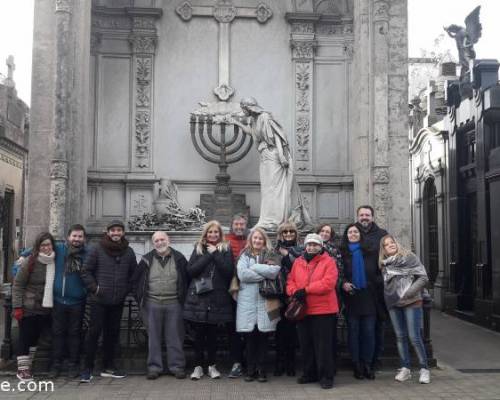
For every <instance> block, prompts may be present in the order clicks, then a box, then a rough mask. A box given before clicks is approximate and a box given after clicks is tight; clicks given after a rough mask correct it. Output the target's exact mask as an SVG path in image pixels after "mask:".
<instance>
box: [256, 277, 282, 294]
mask: <svg viewBox="0 0 500 400" xmlns="http://www.w3.org/2000/svg"><path fill="white" fill-rule="evenodd" d="M259 293H260V295H261V296H262V297H264V298H265V299H277V298H280V297H281V296H283V295H284V294H285V285H284V282H283V276H282V274H281V271H280V272H279V273H278V276H277V277H276V278H275V279H264V280H263V281H260V282H259Z"/></svg>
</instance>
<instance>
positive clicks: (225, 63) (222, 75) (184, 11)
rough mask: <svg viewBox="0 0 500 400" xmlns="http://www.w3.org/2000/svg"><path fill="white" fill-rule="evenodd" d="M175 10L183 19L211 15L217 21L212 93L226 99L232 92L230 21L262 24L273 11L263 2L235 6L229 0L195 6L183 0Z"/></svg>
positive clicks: (223, 99)
mask: <svg viewBox="0 0 500 400" xmlns="http://www.w3.org/2000/svg"><path fill="white" fill-rule="evenodd" d="M176 11H177V14H179V16H180V17H181V18H182V19H183V20H184V21H189V20H191V18H193V17H213V18H215V19H216V20H217V21H218V22H219V84H218V86H217V87H216V88H215V89H214V93H215V95H216V96H217V97H218V98H219V99H220V100H222V101H227V100H228V99H229V98H230V97H231V96H232V95H233V94H234V89H233V88H232V87H231V86H230V84H229V76H230V74H229V65H230V63H229V56H230V48H229V47H230V34H231V31H230V27H231V22H233V20H234V19H235V18H255V19H257V21H258V22H259V23H261V24H263V23H265V22H266V21H267V20H268V19H269V18H271V17H272V15H273V12H272V11H271V9H270V8H269V6H268V5H267V4H264V3H259V5H258V6H257V7H235V6H234V5H233V3H232V1H231V0H217V2H216V3H215V5H214V6H196V5H192V4H191V3H190V2H189V1H184V2H183V3H181V4H180V5H179V6H178V7H177V9H176Z"/></svg>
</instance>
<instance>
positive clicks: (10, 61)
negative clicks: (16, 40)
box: [4, 56, 16, 87]
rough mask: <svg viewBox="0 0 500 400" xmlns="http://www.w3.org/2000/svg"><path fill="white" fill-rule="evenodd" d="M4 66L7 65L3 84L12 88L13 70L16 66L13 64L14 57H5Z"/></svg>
mask: <svg viewBox="0 0 500 400" xmlns="http://www.w3.org/2000/svg"><path fill="white" fill-rule="evenodd" d="M5 64H6V65H7V79H5V81H4V84H5V85H7V86H10V87H14V70H15V69H16V64H14V56H9V57H7V60H6V61H5Z"/></svg>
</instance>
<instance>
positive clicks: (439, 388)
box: [0, 311, 500, 400]
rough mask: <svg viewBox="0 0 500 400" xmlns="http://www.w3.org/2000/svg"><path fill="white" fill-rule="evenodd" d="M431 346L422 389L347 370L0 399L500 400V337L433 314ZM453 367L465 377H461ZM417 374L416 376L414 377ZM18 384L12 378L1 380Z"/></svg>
mask: <svg viewBox="0 0 500 400" xmlns="http://www.w3.org/2000/svg"><path fill="white" fill-rule="evenodd" d="M432 319H433V323H432V326H433V329H432V330H433V336H432V337H433V343H434V348H435V354H436V358H437V359H438V368H436V369H433V370H432V383H431V384H429V385H420V384H418V382H417V376H414V378H413V380H412V381H411V382H405V383H398V382H395V381H394V371H392V370H383V371H381V372H379V373H378V374H377V379H376V380H375V381H356V380H355V379H354V378H352V376H351V373H350V371H347V370H341V371H339V373H338V375H337V377H336V381H335V388H334V389H332V390H322V389H320V388H319V387H318V386H316V385H314V384H313V385H298V384H297V383H295V379H292V378H287V377H281V378H274V377H270V381H269V382H268V383H265V384H262V383H258V382H251V383H247V382H244V381H243V380H242V379H238V380H230V379H220V380H215V381H214V380H210V379H209V378H207V377H204V378H203V379H202V380H201V381H199V382H192V381H190V380H187V379H186V380H183V381H179V380H176V379H175V378H173V377H170V376H162V377H160V378H159V379H158V380H156V381H148V380H146V379H145V377H144V376H138V375H136V376H130V377H128V378H126V379H122V380H111V379H109V378H95V379H94V380H93V381H92V383H91V384H80V383H78V382H71V381H66V380H65V379H58V380H56V381H55V389H54V391H53V392H51V393H47V392H36V393H19V392H10V393H6V392H3V393H2V392H0V399H4V398H5V399H46V398H50V399H51V400H55V399H72V400H76V399H82V400H83V399H85V400H93V399H117V400H125V399H138V400H139V399H140V400H143V399H144V400H145V399H148V400H160V399H161V400H163V399H172V400H184V399H186V400H188V399H189V400H191V399H196V400H202V399H210V400H230V399H234V400H240V399H241V400H243V399H273V400H274V399H276V400H278V399H283V400H285V399H286V400H295V399H297V400H298V399H311V400H313V399H339V400H340V399H345V400H378V399H380V400H383V399H384V400H385V399H394V400H402V399H407V400H417V399H426V400H434V399H453V400H470V399H472V400H500V369H499V368H497V367H498V366H500V362H499V360H500V335H499V334H497V333H494V332H491V331H488V330H485V329H483V328H480V327H477V326H474V325H471V324H468V323H466V322H463V321H460V320H457V319H455V318H453V317H449V316H446V315H443V314H441V313H439V312H437V311H435V312H433V315H432ZM457 368H459V369H460V370H462V371H467V372H466V373H464V372H460V371H459V370H458V369H457ZM416 375H418V374H416ZM2 381H3V382H9V383H11V384H12V385H16V384H17V382H16V379H15V378H13V377H6V376H4V377H0V387H1V385H2Z"/></svg>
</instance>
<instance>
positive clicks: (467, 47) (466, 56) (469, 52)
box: [444, 6, 483, 81]
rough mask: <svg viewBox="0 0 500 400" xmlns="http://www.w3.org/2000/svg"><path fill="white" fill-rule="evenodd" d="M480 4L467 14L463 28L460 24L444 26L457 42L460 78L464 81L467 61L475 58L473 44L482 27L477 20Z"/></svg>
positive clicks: (479, 35)
mask: <svg viewBox="0 0 500 400" xmlns="http://www.w3.org/2000/svg"><path fill="white" fill-rule="evenodd" d="M480 10H481V6H477V7H476V8H475V9H474V10H473V11H472V12H471V13H470V14H469V15H468V16H467V18H465V28H464V27H463V26H460V25H455V24H452V25H450V26H448V27H444V30H445V31H446V33H448V35H449V36H450V37H452V38H454V39H455V41H456V42H457V50H458V59H459V62H460V66H461V67H462V68H461V72H460V80H461V81H464V79H467V76H468V74H467V73H468V72H469V62H470V61H471V60H474V59H475V58H476V52H475V51H474V44H476V43H477V41H478V40H479V38H480V37H481V30H482V29H483V27H482V26H481V23H480V22H479V11H480Z"/></svg>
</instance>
